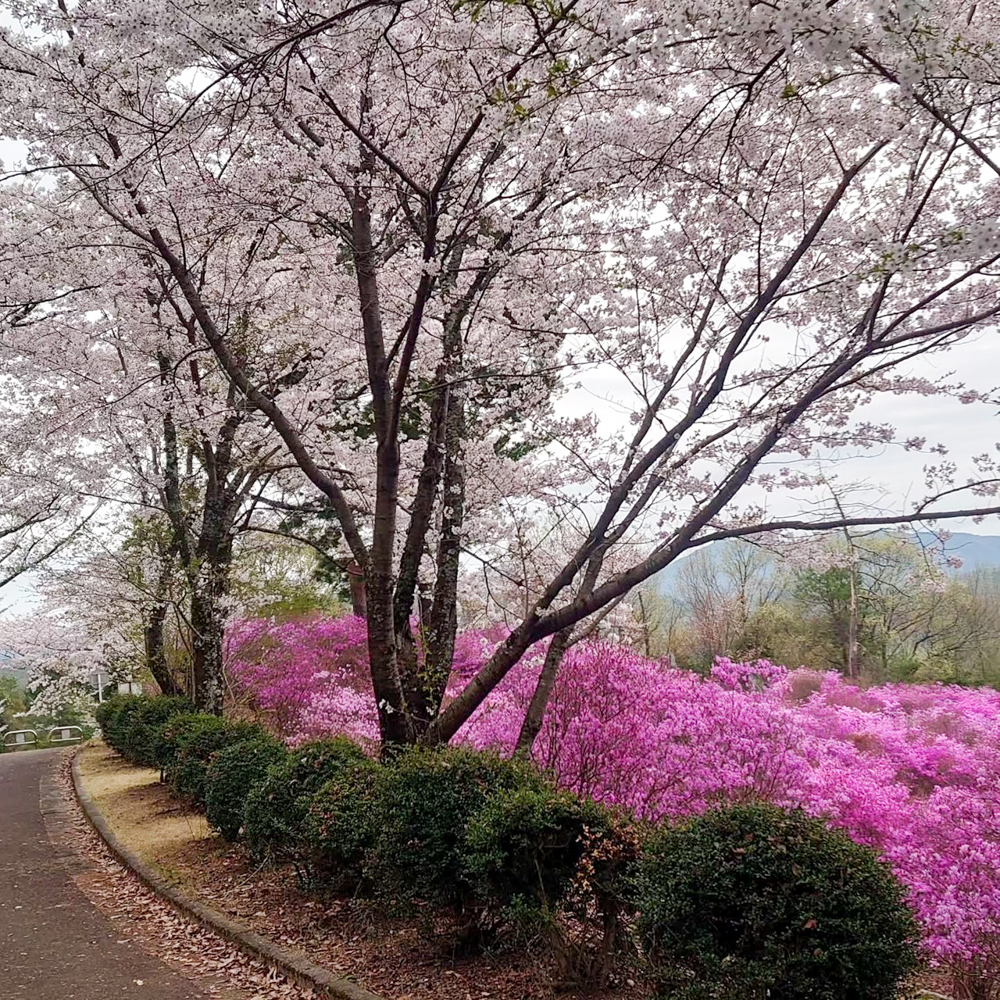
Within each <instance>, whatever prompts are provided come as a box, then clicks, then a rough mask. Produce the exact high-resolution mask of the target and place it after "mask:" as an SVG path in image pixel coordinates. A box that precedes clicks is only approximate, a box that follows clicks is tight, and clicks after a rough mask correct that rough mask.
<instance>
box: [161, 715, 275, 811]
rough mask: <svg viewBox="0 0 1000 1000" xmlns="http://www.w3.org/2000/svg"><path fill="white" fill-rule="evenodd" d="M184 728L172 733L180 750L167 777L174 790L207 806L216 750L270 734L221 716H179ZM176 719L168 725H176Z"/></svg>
mask: <svg viewBox="0 0 1000 1000" xmlns="http://www.w3.org/2000/svg"><path fill="white" fill-rule="evenodd" d="M176 721H177V723H181V722H183V726H179V731H178V729H172V730H171V745H172V746H174V747H176V752H175V753H174V755H173V759H172V760H170V762H169V763H168V764H166V766H165V767H164V769H163V771H164V777H165V779H166V781H167V783H168V784H169V785H170V787H171V788H172V789H173V790H174V791H175V792H177V794H178V795H182V796H184V797H185V798H187V799H189V800H190V801H191V802H193V803H194V804H195V805H197V806H199V807H202V808H203V807H204V805H205V777H206V773H207V771H208V763H209V759H210V758H211V756H212V754H213V753H215V751H216V750H222V749H223V748H224V747H228V746H232V745H233V744H235V743H240V742H242V741H244V740H248V739H260V738H262V737H264V736H266V735H267V734H266V732H265V731H264V729H262V728H261V727H260V726H258V725H256V724H255V723H252V722H231V721H229V720H228V719H220V718H219V716H217V715H185V716H177V718H176ZM173 723H174V720H171V722H169V723H167V727H171V726H173Z"/></svg>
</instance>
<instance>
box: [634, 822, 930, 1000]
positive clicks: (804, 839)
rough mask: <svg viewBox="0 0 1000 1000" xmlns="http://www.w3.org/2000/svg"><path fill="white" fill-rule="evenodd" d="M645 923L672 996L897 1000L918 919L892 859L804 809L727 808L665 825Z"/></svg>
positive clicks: (643, 896)
mask: <svg viewBox="0 0 1000 1000" xmlns="http://www.w3.org/2000/svg"><path fill="white" fill-rule="evenodd" d="M637 889H638V902H639V909H640V923H639V926H640V932H641V935H642V938H643V942H644V946H645V949H646V954H647V956H648V958H649V960H650V963H651V966H652V970H653V973H654V976H655V979H656V983H657V993H656V996H657V997H661V998H666V997H670V998H671V1000H677V998H684V1000H702V998H704V1000H709V998H711V1000H745V998H757V997H761V998H764V997H767V998H769V1000H895V998H896V997H897V996H898V995H899V987H900V983H901V982H902V981H903V980H904V979H905V978H906V976H907V975H908V974H909V973H910V972H911V971H912V970H913V968H914V966H915V963H916V948H915V944H914V942H915V940H916V937H917V927H916V924H915V922H914V919H913V917H912V915H911V913H910V911H909V910H908V909H907V907H906V905H905V903H904V892H903V888H902V886H901V885H900V884H899V882H898V881H897V880H896V878H895V877H894V876H893V874H892V873H891V872H890V870H889V868H888V866H886V865H885V864H884V863H883V862H881V861H879V860H878V859H877V858H876V856H875V854H874V853H873V852H872V851H871V850H869V849H868V848H866V847H862V846H860V845H858V844H856V843H854V842H853V841H852V840H851V839H850V838H849V837H847V836H846V834H843V833H841V832H839V831H835V830H830V829H829V828H827V827H826V825H825V824H824V823H823V822H821V821H820V820H817V819H813V818H811V817H809V816H807V815H806V814H805V813H803V812H801V811H788V810H783V809H779V808H777V807H774V806H770V805H764V804H752V805H740V806H734V807H731V808H726V809H720V810H718V811H715V812H711V813H707V814H706V815H704V816H700V817H697V818H695V819H692V820H689V821H688V822H686V823H683V824H680V825H677V826H672V827H665V828H663V829H661V830H659V831H657V832H656V833H655V834H654V835H653V836H652V838H651V839H650V841H649V842H648V844H647V847H646V851H645V854H644V857H643V860H642V862H641V867H640V874H639V878H638V884H637Z"/></svg>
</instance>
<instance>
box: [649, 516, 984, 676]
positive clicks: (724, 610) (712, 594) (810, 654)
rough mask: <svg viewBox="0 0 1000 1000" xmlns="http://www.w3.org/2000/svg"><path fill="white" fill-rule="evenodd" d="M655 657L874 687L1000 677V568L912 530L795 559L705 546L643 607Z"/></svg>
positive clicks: (836, 538) (738, 546) (850, 540)
mask: <svg viewBox="0 0 1000 1000" xmlns="http://www.w3.org/2000/svg"><path fill="white" fill-rule="evenodd" d="M635 611H636V616H637V618H638V620H639V623H640V628H641V638H640V640H639V641H640V642H641V643H642V644H643V645H644V646H645V648H646V651H647V652H649V653H650V654H652V655H659V656H666V655H669V656H670V657H671V658H672V659H673V661H674V662H675V663H676V664H677V665H678V666H681V667H687V668H691V669H695V670H706V669H707V668H708V667H709V666H710V665H711V663H712V661H713V660H714V658H715V657H717V656H729V657H732V658H734V659H748V658H767V659H771V660H774V661H775V662H778V663H782V664H786V665H789V666H797V665H799V664H804V665H806V666H811V667H815V668H817V669H826V670H837V671H840V672H841V673H843V674H845V675H846V676H848V677H852V678H854V679H857V680H860V681H862V682H872V683H880V682H884V681H910V680H914V681H917V680H919V681H926V680H941V681H947V682H949V683H958V684H973V685H974V684H989V685H997V684H1000V567H984V566H980V567H977V568H975V569H971V570H967V571H962V570H961V568H960V567H958V566H949V565H948V564H947V561H946V560H944V559H943V558H942V557H941V555H940V553H939V552H938V551H937V550H931V549H928V548H926V547H924V546H923V545H922V544H921V543H920V541H918V540H917V539H916V537H915V536H914V535H913V534H910V533H899V534H895V533H876V534H867V535H863V536H850V537H844V536H843V535H841V534H837V535H830V536H827V537H826V538H824V539H823V540H822V542H821V544H820V545H818V546H817V547H810V548H808V549H807V550H806V551H805V553H800V554H798V555H793V554H792V553H791V552H789V551H787V550H786V551H784V552H782V551H771V550H769V549H767V548H764V547H761V546H759V545H754V544H752V543H750V542H745V541H740V540H735V541H732V542H727V543H724V544H720V545H717V546H714V547H711V548H709V549H705V550H701V551H699V552H695V553H693V554H692V555H691V556H690V557H688V558H687V559H685V560H684V562H683V563H682V564H681V566H680V568H679V569H678V571H677V572H676V573H675V574H673V576H672V578H671V579H670V580H669V581H664V580H662V579H661V580H660V581H658V582H657V586H656V587H652V588H647V589H645V590H644V591H643V593H642V594H641V597H640V598H639V599H638V600H637V601H636V603H635Z"/></svg>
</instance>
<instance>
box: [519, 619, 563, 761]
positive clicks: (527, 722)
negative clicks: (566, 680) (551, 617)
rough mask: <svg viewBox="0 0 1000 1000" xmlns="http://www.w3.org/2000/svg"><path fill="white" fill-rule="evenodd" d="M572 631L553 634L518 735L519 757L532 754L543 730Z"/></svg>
mask: <svg viewBox="0 0 1000 1000" xmlns="http://www.w3.org/2000/svg"><path fill="white" fill-rule="evenodd" d="M572 632H573V629H572V627H570V628H564V629H563V630H562V631H561V632H557V633H556V634H555V635H554V636H552V641H551V642H550V643H549V648H548V650H547V652H546V653H545V662H544V663H543V664H542V672H541V673H540V674H539V675H538V683H537V684H536V685H535V691H534V693H533V694H532V696H531V702H530V703H529V705H528V711H527V713H526V714H525V716H524V722H523V723H522V725H521V732H520V734H519V735H518V737H517V747H516V748H515V750H514V753H515V755H517V756H518V757H530V756H531V749H532V747H533V746H534V745H535V740H536V739H537V738H538V734H539V733H540V732H541V730H542V722H543V721H544V719H545V709H546V708H547V707H548V704H549V698H551V697H552V688H553V687H554V686H555V683H556V675H557V674H558V673H559V664H561V663H562V658H563V656H564V655H565V653H566V650H567V648H568V647H569V640H570V636H571V635H572Z"/></svg>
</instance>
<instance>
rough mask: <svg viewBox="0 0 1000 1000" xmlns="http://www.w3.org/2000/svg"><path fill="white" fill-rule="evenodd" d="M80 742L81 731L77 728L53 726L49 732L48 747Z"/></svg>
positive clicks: (81, 738)
mask: <svg viewBox="0 0 1000 1000" xmlns="http://www.w3.org/2000/svg"><path fill="white" fill-rule="evenodd" d="M82 742H83V730H82V729H81V728H80V727H79V726H54V727H53V728H52V729H50V730H49V746H54V747H55V746H60V745H61V744H63V743H82Z"/></svg>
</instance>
